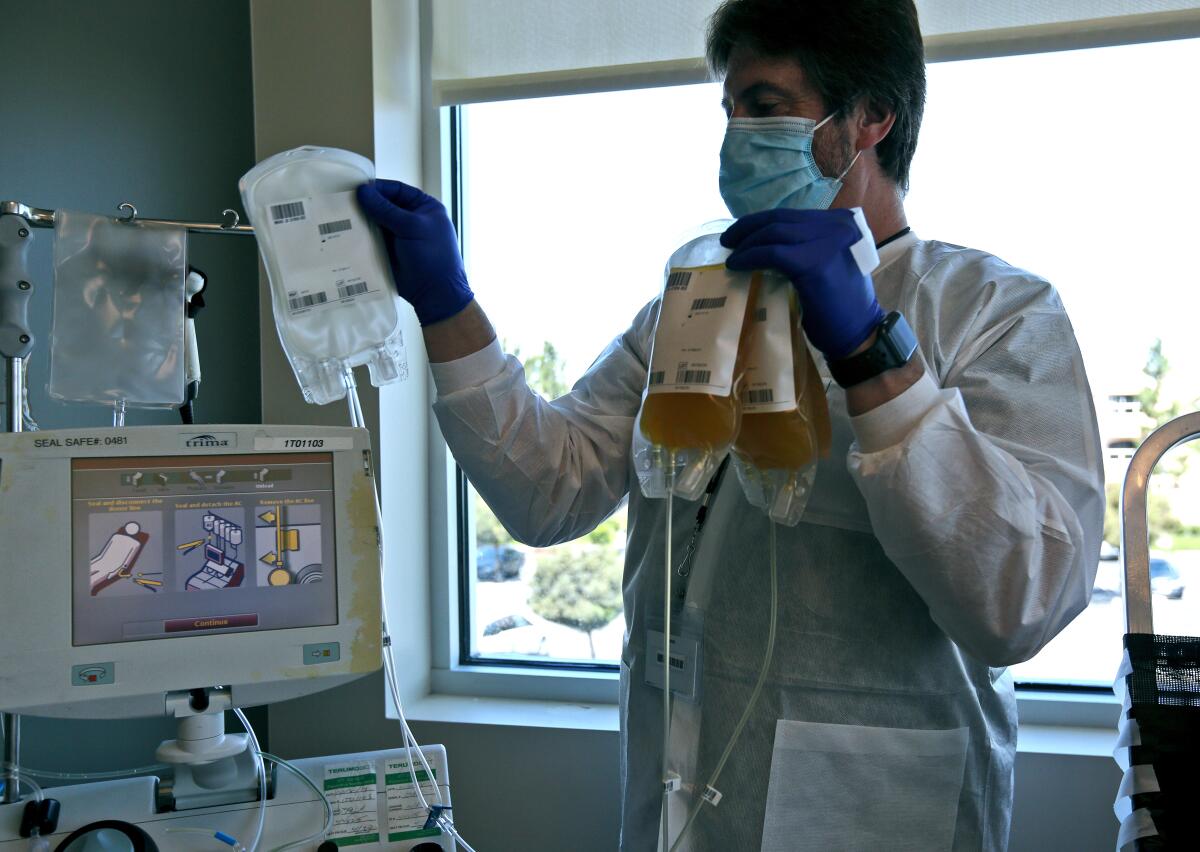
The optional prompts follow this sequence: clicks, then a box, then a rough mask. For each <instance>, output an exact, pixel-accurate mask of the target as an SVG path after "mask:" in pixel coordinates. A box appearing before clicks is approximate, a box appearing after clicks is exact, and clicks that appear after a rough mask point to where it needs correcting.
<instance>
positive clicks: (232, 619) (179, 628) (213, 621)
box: [163, 612, 258, 633]
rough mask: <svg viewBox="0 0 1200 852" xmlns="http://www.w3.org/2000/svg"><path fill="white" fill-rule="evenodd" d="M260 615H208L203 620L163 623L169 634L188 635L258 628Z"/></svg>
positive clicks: (170, 620) (175, 620)
mask: <svg viewBox="0 0 1200 852" xmlns="http://www.w3.org/2000/svg"><path fill="white" fill-rule="evenodd" d="M257 626H258V613H256V612H251V613H243V614H241V615H206V616H204V617H202V618H171V619H168V620H167V621H165V622H164V623H163V629H164V630H165V631H166V632H167V633H187V632H189V631H192V630H229V629H230V628H234V627H257Z"/></svg>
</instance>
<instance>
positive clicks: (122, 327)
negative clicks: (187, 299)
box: [47, 210, 187, 411]
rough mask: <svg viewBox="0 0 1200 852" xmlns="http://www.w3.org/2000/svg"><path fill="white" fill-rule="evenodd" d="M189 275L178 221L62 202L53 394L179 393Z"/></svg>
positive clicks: (152, 398) (141, 403) (156, 403)
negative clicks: (136, 218)
mask: <svg viewBox="0 0 1200 852" xmlns="http://www.w3.org/2000/svg"><path fill="white" fill-rule="evenodd" d="M186 276H187V232H186V231H184V230H183V229H182V228H172V227H167V226H163V225H149V224H144V223H141V222H122V221H119V220H117V219H113V218H110V217H105V216H95V215H93V214H90V213H77V212H73V211H70V210H58V211H56V212H55V214H54V313H53V321H52V324H51V328H50V381H49V385H48V388H47V390H48V391H49V393H50V396H52V397H54V398H55V399H60V400H65V401H69V402H91V403H98V404H102V405H112V406H115V407H116V408H117V409H118V410H121V411H123V410H124V408H125V406H126V405H128V406H134V407H144V408H155V407H167V406H177V405H179V404H180V403H182V402H183V397H184V364H185V358H184V351H183V350H184V313H185V303H184V280H185V278H186Z"/></svg>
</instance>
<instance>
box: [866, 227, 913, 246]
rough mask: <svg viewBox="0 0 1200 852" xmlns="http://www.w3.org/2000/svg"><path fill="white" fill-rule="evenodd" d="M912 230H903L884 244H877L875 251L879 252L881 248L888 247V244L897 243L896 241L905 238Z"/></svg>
mask: <svg viewBox="0 0 1200 852" xmlns="http://www.w3.org/2000/svg"><path fill="white" fill-rule="evenodd" d="M911 230H912V228H901V229H900V230H899V231H897V232H896V233H894V234H892V235H891V236H890V237H888V238H887V239H886V240H884V241H883V242H881V243H875V251H879V250H880V249H881V248H883V247H884V246H886V245H887V244H888V243H894V242H896V240H898V239H900V238H901V237H903V236H904V235H905V234H907V233H908V232H909V231H911Z"/></svg>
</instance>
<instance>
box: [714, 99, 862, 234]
mask: <svg viewBox="0 0 1200 852" xmlns="http://www.w3.org/2000/svg"><path fill="white" fill-rule="evenodd" d="M831 118H833V115H829V116H826V117H825V118H824V119H822V120H821V121H820V122H816V121H813V120H812V119H811V118H795V117H792V116H780V117H770V118H731V119H729V124H728V125H727V126H726V128H725V141H724V142H723V143H722V144H721V172H720V184H721V198H723V199H724V200H725V206H726V207H728V208H729V212H730V213H732V214H733V215H734V216H737V217H739V218H740V217H742V216H745V215H746V214H747V213H757V212H758V211H760V210H774V209H776V208H777V207H790V208H793V209H796V210H825V209H827V208H828V207H829V205H830V204H832V203H833V199H834V198H835V197H836V196H837V194H838V191H839V190H840V189H841V188H842V178H844V177H845V176H846V173H847V172H849V171H850V169H851V168H852V167H853V166H854V162H855V160H857V159H858V155H857V154H856V155H855V157H854V160H851V161H850V165H849V166H847V167H846V169H845V171H843V172H842V173H841V174H840V175H838V176H837V177H836V178H830V177H825V176H824V175H823V174H821V170H820V168H818V167H817V161H816V160H814V159H813V154H812V143H813V135H814V134H815V133H816V131H817V128H819V127H821V126H823V125H824V124H825V123H826V122H828V121H829V119H831Z"/></svg>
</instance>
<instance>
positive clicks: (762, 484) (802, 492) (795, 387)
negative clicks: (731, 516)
mask: <svg viewBox="0 0 1200 852" xmlns="http://www.w3.org/2000/svg"><path fill="white" fill-rule="evenodd" d="M744 340H745V346H746V352H745V354H744V358H743V364H744V370H745V375H744V379H743V383H742V388H741V391H742V420H741V426H740V428H739V430H738V435H737V438H736V439H735V441H734V443H733V457H734V465H735V467H736V468H737V472H738V479H739V480H740V481H741V483H742V489H743V490H744V491H745V493H746V499H747V500H749V501H750V503H751V505H754V506H757V507H759V508H761V509H763V510H765V511H766V512H767V514H768V515H769V516H770V518H771V519H772V520H773V521H776V522H778V523H781V524H786V525H787V526H795V525H796V524H797V523H799V521H800V516H801V515H802V514H803V513H804V507H805V506H806V505H807V503H808V496H809V494H810V492H811V491H812V485H813V481H814V480H815V478H816V470H817V468H816V462H817V459H818V458H825V457H827V456H828V455H829V447H830V444H831V442H832V441H831V429H830V422H829V409H828V406H827V404H826V400H825V388H824V385H823V383H822V381H821V377H820V374H819V373H818V372H817V366H816V364H815V362H814V361H813V358H812V353H811V351H810V350H809V347H808V343H807V340H806V339H805V337H804V332H803V330H802V329H801V327H800V316H799V311H798V308H797V302H796V290H795V288H794V287H793V286H792V284H791V282H790V281H788V280H786V279H785V278H781V277H780V276H778V275H774V274H770V273H767V274H764V276H763V280H762V283H761V286H760V289H759V291H758V300H757V302H756V303H755V311H754V318H753V322H752V323H751V324H750V331H749V332H748V333H747V335H746V337H745V339H744Z"/></svg>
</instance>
